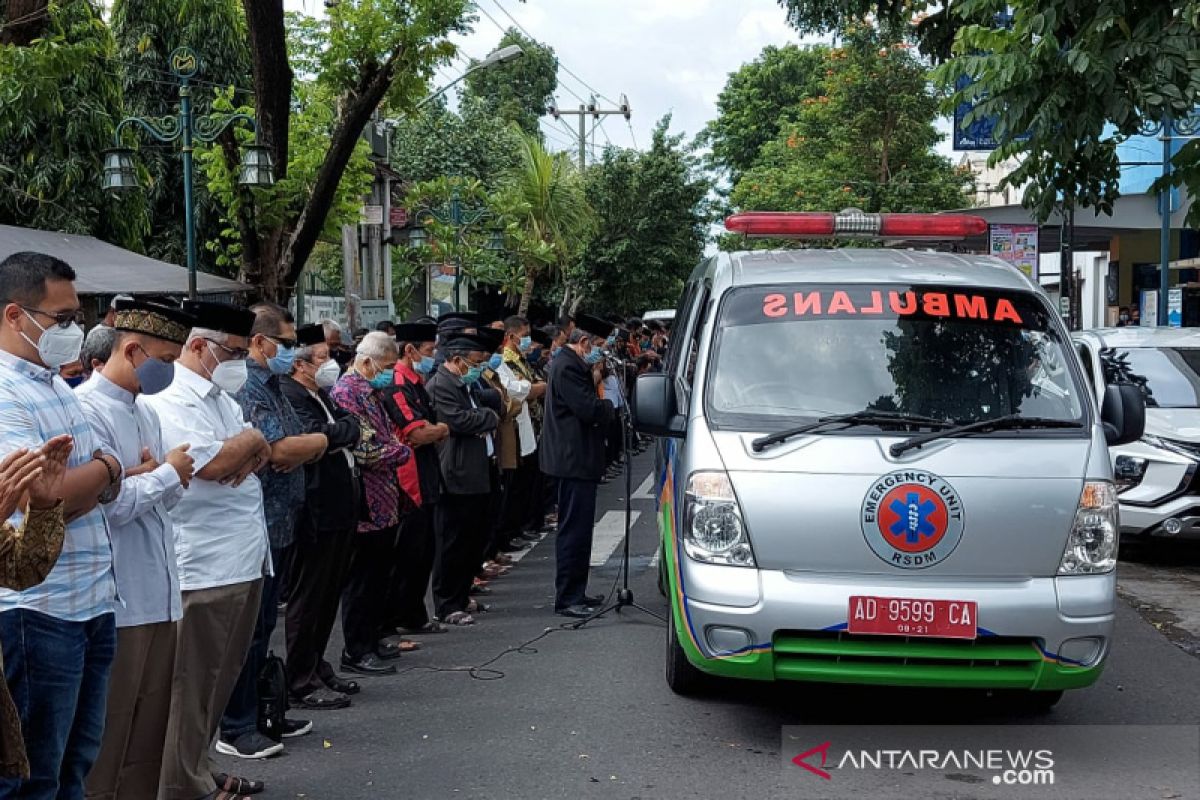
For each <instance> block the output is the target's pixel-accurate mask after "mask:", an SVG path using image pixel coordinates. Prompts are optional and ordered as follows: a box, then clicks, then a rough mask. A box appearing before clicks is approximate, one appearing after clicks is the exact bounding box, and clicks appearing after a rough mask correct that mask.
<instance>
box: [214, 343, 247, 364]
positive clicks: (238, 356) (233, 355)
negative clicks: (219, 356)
mask: <svg viewBox="0 0 1200 800" xmlns="http://www.w3.org/2000/svg"><path fill="white" fill-rule="evenodd" d="M204 341H206V342H208V343H209V344H215V345H216V346H217V347H219V348H221V349H222V350H224V351H225V352H226V353H229V359H228V360H230V361H244V360H246V359H247V358H248V357H249V356H250V351H249V350H247V349H246V348H244V347H238V348H233V347H226V346H225V345H223V344H221V343H220V342H214V341H213V340H212V339H205V340H204Z"/></svg>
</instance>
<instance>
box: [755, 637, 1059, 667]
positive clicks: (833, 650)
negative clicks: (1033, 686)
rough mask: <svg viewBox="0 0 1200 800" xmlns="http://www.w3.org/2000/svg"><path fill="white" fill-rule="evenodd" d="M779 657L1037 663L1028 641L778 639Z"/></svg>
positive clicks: (776, 648) (1040, 658) (1040, 656)
mask: <svg viewBox="0 0 1200 800" xmlns="http://www.w3.org/2000/svg"><path fill="white" fill-rule="evenodd" d="M775 652H776V654H779V655H785V654H786V655H792V654H794V655H805V656H824V657H827V658H837V657H843V656H845V657H863V658H865V657H874V658H911V659H916V660H922V659H938V660H943V661H948V660H954V661H1028V662H1034V663H1038V662H1041V660H1042V655H1041V653H1039V652H1038V650H1037V648H1036V647H1034V646H1033V643H1032V642H1017V643H997V644H990V643H987V642H986V640H983V641H972V642H968V641H964V642H962V643H961V644H960V643H957V642H908V641H905V640H903V639H896V640H894V641H888V640H884V641H861V640H858V641H850V640H837V639H828V640H824V639H803V638H791V637H780V638H779V639H776V640H775Z"/></svg>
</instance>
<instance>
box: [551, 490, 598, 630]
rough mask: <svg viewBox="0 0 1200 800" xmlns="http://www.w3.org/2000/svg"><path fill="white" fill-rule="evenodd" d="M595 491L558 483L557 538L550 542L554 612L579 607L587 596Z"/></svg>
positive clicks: (594, 513)
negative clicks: (568, 607)
mask: <svg viewBox="0 0 1200 800" xmlns="http://www.w3.org/2000/svg"><path fill="white" fill-rule="evenodd" d="M596 489H597V484H596V482H595V481H581V480H575V479H573V478H559V479H558V535H557V536H556V537H555V542H554V548H555V558H556V561H557V569H556V572H555V576H554V609H555V610H556V611H560V610H562V609H564V608H566V607H567V606H574V605H579V604H580V603H582V602H583V596H584V595H585V594H587V583H588V564H589V562H590V561H591V559H592V528H593V527H594V526H595V522H596Z"/></svg>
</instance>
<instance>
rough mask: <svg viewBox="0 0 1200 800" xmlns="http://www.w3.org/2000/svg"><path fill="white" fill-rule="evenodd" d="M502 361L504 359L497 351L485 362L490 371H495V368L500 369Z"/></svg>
mask: <svg viewBox="0 0 1200 800" xmlns="http://www.w3.org/2000/svg"><path fill="white" fill-rule="evenodd" d="M503 363H504V359H503V358H501V357H500V354H499V353H492V357H491V358H489V359H488V362H487V365H488V369H490V370H491V371H492V372H495V371H496V370H498V369H500V365H501V364H503Z"/></svg>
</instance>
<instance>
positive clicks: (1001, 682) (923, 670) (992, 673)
mask: <svg viewBox="0 0 1200 800" xmlns="http://www.w3.org/2000/svg"><path fill="white" fill-rule="evenodd" d="M1037 673H1038V668H1037V666H1035V665H1033V664H1030V665H1029V666H1026V667H981V666H967V665H965V664H964V665H962V666H941V665H938V666H915V665H911V664H866V663H857V664H830V663H828V662H826V661H820V662H815V663H814V662H806V661H804V660H801V659H777V660H776V662H775V675H776V676H777V677H779V678H786V679H789V680H800V681H825V682H829V683H875V684H884V685H888V686H960V687H978V688H990V689H1007V688H1012V689H1024V688H1028V687H1030V686H1032V685H1033V683H1034V681H1035V679H1036V678H1037Z"/></svg>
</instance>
